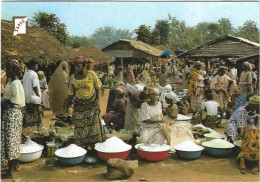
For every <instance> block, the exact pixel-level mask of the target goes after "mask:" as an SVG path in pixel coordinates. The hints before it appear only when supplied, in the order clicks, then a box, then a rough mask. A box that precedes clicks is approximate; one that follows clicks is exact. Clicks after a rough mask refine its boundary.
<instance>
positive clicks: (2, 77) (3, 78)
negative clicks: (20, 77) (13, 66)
mask: <svg viewBox="0 0 260 182" xmlns="http://www.w3.org/2000/svg"><path fill="white" fill-rule="evenodd" d="M6 80H7V76H6V72H5V71H4V70H1V94H3V93H4V91H5V84H6Z"/></svg>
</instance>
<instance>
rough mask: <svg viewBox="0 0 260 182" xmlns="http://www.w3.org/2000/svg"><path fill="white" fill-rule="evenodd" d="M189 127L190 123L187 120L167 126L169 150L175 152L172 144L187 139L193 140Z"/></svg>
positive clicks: (190, 126)
mask: <svg viewBox="0 0 260 182" xmlns="http://www.w3.org/2000/svg"><path fill="white" fill-rule="evenodd" d="M191 128H192V125H191V124H190V123H189V122H187V121H182V122H176V123H175V124H174V125H172V126H170V127H169V128H168V130H169V131H170V133H171V151H173V152H175V149H174V146H175V145H178V144H180V143H181V142H183V141H185V140H187V139H189V140H190V141H193V142H195V140H194V137H193V134H192V130H191Z"/></svg>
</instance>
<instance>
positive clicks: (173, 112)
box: [164, 91, 181, 125]
mask: <svg viewBox="0 0 260 182" xmlns="http://www.w3.org/2000/svg"><path fill="white" fill-rule="evenodd" d="M176 97H177V96H176V94H175V93H174V92H172V91H171V92H168V93H167V94H166V95H165V102H166V103H167V104H168V107H167V108H166V110H165V115H166V116H164V119H165V120H167V121H169V123H168V124H169V125H173V124H174V123H175V122H176V120H177V117H178V113H179V108H178V105H177V104H179V105H181V104H180V102H179V101H178V102H177V103H176V104H175V103H174V99H176Z"/></svg>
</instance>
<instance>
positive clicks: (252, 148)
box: [237, 125, 260, 161]
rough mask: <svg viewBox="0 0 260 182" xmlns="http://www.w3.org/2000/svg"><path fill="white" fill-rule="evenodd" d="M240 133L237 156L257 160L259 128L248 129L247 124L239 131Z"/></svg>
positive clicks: (259, 140) (259, 139)
mask: <svg viewBox="0 0 260 182" xmlns="http://www.w3.org/2000/svg"><path fill="white" fill-rule="evenodd" d="M241 135H242V144H241V152H240V153H239V155H238V156H237V158H241V157H244V158H245V159H246V160H249V161H259V143H260V136H259V128H257V129H250V130H248V126H247V125H245V126H244V127H243V129H242V131H241Z"/></svg>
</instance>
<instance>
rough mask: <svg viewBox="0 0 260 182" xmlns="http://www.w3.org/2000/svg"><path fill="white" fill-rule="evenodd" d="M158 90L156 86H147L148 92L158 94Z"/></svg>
mask: <svg viewBox="0 0 260 182" xmlns="http://www.w3.org/2000/svg"><path fill="white" fill-rule="evenodd" d="M159 93H160V92H159V90H158V89H157V88H153V87H150V88H148V94H149V95H150V94H159Z"/></svg>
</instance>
